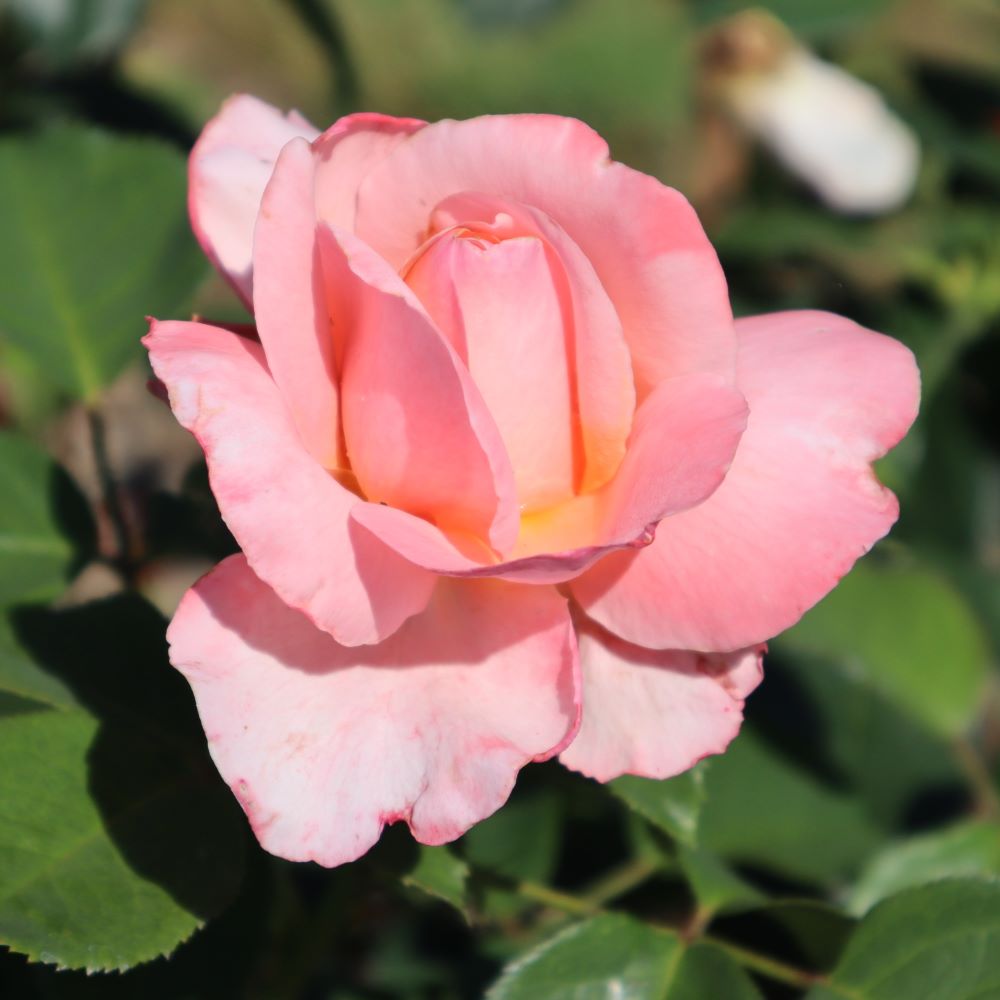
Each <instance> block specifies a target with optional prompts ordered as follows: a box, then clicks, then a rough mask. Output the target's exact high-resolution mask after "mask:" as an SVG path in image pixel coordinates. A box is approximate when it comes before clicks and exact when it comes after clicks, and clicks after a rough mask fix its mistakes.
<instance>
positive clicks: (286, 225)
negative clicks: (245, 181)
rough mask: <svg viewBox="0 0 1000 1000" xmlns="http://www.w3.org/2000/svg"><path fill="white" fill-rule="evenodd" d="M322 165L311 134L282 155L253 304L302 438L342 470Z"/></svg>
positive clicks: (260, 232) (263, 208) (260, 239)
mask: <svg viewBox="0 0 1000 1000" xmlns="http://www.w3.org/2000/svg"><path fill="white" fill-rule="evenodd" d="M315 173H316V170H315V162H314V160H313V155H312V150H311V149H310V148H309V143H307V142H306V141H305V139H292V141H291V142H289V143H288V144H287V145H286V146H285V148H284V149H282V151H281V153H280V154H279V156H278V162H277V163H276V164H275V167H274V172H273V173H272V174H271V179H270V181H268V184H267V189H266V190H265V191H264V197H263V199H262V200H261V205H260V215H259V217H258V219H257V227H256V230H255V232H254V259H253V269H254V287H253V306H254V310H253V311H254V319H256V321H257V331H258V333H259V335H260V341H261V343H262V344H263V345H264V353H265V354H266V355H267V364H268V368H269V369H270V371H271V375H272V377H273V378H274V381H275V382H276V383H277V386H278V388H279V389H280V390H281V395H282V398H283V399H284V400H285V406H286V407H288V410H289V412H290V413H291V414H292V418H293V419H294V421H295V426H296V427H297V428H298V431H299V435H300V436H301V438H302V441H303V443H304V444H305V446H306V448H308V450H309V452H310V453H311V454H312V456H313V458H315V459H316V461H317V462H319V463H320V464H321V465H324V466H326V468H328V469H343V468H345V467H346V458H345V456H344V455H343V448H342V446H341V443H340V407H339V398H338V397H339V390H338V388H337V362H336V357H335V354H334V339H333V331H332V330H331V324H330V314H329V311H328V310H327V305H326V292H325V288H324V281H323V263H322V260H321V259H320V252H319V245H318V244H317V241H316V201H315V195H314V188H315Z"/></svg>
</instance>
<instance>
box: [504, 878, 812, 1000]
mask: <svg viewBox="0 0 1000 1000" xmlns="http://www.w3.org/2000/svg"><path fill="white" fill-rule="evenodd" d="M655 870H656V869H655V866H652V865H651V864H650V862H648V861H645V860H642V859H639V860H636V861H633V862H630V863H628V864H626V865H623V866H622V867H621V868H620V869H618V870H616V871H614V872H612V873H611V874H610V875H608V876H606V877H605V878H604V879H601V880H600V881H599V882H598V883H597V884H595V886H594V887H593V888H592V889H591V890H590V891H589V892H588V893H587V894H586V895H585V896H577V895H573V894H572V893H568V892H562V891H561V890H558V889H552V888H550V887H548V886H544V885H539V884H538V883H535V882H518V883H517V884H516V885H515V886H514V887H513V888H514V891H515V892H517V893H518V894H519V895H521V896H523V897H525V898H526V899H530V900H533V901H534V902H536V903H541V904H542V905H543V906H548V907H551V908H552V909H556V910H561V911H562V912H563V913H568V914H571V915H572V916H575V917H593V916H597V915H598V914H600V913H605V912H607V911H606V910H605V909H604V907H603V906H602V905H601V903H602V902H604V901H607V900H610V899H613V898H614V897H616V896H619V895H622V894H623V893H625V892H627V891H628V890H629V889H631V888H634V886H636V885H639V884H640V883H641V882H643V881H645V879H646V878H648V877H649V876H650V875H652V874H653V872H654V871H655ZM695 940H698V941H703V942H704V943H706V944H710V945H712V946H714V947H716V948H718V949H719V950H720V951H724V952H725V953H726V954H727V955H729V957H730V958H732V959H734V960H735V961H736V962H737V963H738V964H740V965H741V966H743V967H744V968H745V969H749V970H750V971H751V972H756V973H758V974H759V975H761V976H766V977H767V978H768V979H773V980H776V981H777V982H781V983H787V984H788V985H789V986H795V987H798V988H799V989H808V988H810V987H812V986H816V985H818V984H819V983H823V982H825V979H826V977H825V976H823V975H821V974H819V973H816V972H809V971H808V970H806V969H799V968H797V967H795V966H794V965H788V964H787V963H786V962H781V961H779V960H778V959H775V958H770V957H768V956H767V955H761V954H759V953H758V952H756V951H752V950H750V949H749V948H744V947H742V946H741V945H737V944H732V943H730V942H729V941H725V940H723V939H721V938H717V937H713V936H711V935H708V934H706V935H701V936H698V937H696V938H695ZM688 943H693V942H692V941H691V940H690V939H688Z"/></svg>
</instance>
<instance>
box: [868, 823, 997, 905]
mask: <svg viewBox="0 0 1000 1000" xmlns="http://www.w3.org/2000/svg"><path fill="white" fill-rule="evenodd" d="M968 875H1000V827H998V826H997V824H996V823H987V822H966V823H959V824H957V825H956V826H952V827H950V828H949V829H947V830H935V831H934V832H933V833H924V834H920V835H919V836H916V837H910V838H909V839H908V840H903V841H899V842H898V843H895V844H889V845H888V846H887V847H885V848H884V849H883V850H882V851H880V852H879V853H878V854H876V855H875V857H873V858H872V859H871V861H870V862H869V863H868V865H867V866H866V867H865V870H864V871H863V872H862V874H861V876H860V877H859V878H858V880H857V882H856V883H855V885H854V887H853V889H852V890H851V895H850V898H849V901H848V908H849V909H850V911H851V912H852V913H855V914H858V915H859V916H860V915H861V914H863V913H865V912H866V911H867V910H870V909H871V908H872V906H874V905H875V904H876V903H878V902H880V901H881V900H883V899H885V898H886V897H887V896H891V895H893V894H894V893H897V892H899V891H900V890H902V889H909V888H910V887H912V886H917V885H921V884H923V883H925V882H931V881H934V880H936V879H943V878H954V877H958V876H968Z"/></svg>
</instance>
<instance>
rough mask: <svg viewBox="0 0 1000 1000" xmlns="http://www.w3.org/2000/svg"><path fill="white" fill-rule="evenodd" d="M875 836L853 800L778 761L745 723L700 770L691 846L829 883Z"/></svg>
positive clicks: (867, 849) (865, 852) (849, 866)
mask: <svg viewBox="0 0 1000 1000" xmlns="http://www.w3.org/2000/svg"><path fill="white" fill-rule="evenodd" d="M878 840H879V835H878V832H877V830H876V828H875V827H874V825H873V824H872V823H871V821H870V820H869V819H868V818H867V816H866V815H865V814H864V812H863V811H862V809H861V808H860V806H859V804H858V803H857V802H855V801H853V800H852V799H850V798H849V797H847V796H845V795H842V794H840V793H839V792H836V791H834V790H832V789H830V788H827V787H825V786H824V785H822V784H821V783H820V782H818V781H817V780H816V779H815V777H813V776H812V775H811V774H809V773H808V772H807V771H804V770H802V769H800V768H798V767H796V766H795V765H793V764H791V763H790V762H788V761H786V760H784V759H783V758H782V757H781V756H780V755H779V754H778V753H776V752H775V751H774V750H772V749H771V748H770V747H769V746H768V745H767V744H766V743H764V742H763V741H762V740H761V738H760V737H759V736H757V735H756V734H755V733H754V732H753V731H752V730H751V729H749V728H746V729H744V731H743V733H742V734H741V735H740V736H738V737H737V738H736V740H734V741H733V743H732V744H731V745H730V747H729V750H728V751H727V752H726V753H725V754H723V755H722V756H720V757H717V758H715V759H714V760H713V761H712V767H711V768H710V769H709V771H708V772H707V774H706V778H705V805H704V806H703V808H702V813H701V824H700V827H699V846H701V847H704V848H706V849H708V850H710V851H715V852H716V853H718V854H721V855H722V856H724V857H726V858H729V859H731V860H733V861H737V862H743V863H749V864H754V865H760V866H762V867H765V868H768V869H770V870H772V871H774V872H779V873H781V874H784V875H787V876H790V877H792V878H798V879H804V880H806V881H809V882H818V883H829V882H832V881H836V880H837V879H839V878H841V877H843V876H844V875H845V874H846V873H848V872H850V871H851V870H853V869H854V868H855V867H856V866H857V865H858V864H859V863H860V862H861V860H862V859H863V858H864V857H866V856H867V855H868V854H869V853H870V851H871V849H872V848H873V847H874V845H875V844H876V843H877V842H878Z"/></svg>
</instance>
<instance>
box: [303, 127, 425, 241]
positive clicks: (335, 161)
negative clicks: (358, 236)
mask: <svg viewBox="0 0 1000 1000" xmlns="http://www.w3.org/2000/svg"><path fill="white" fill-rule="evenodd" d="M425 124H426V123H425V122H422V121H420V120H419V119H417V118H393V117H391V116H390V115H379V114H372V113H370V112H363V113H361V114H354V115H346V116H345V117H343V118H341V119H339V120H338V121H336V122H334V123H333V125H331V126H330V127H329V128H328V129H327V130H326V131H325V132H324V133H323V134H322V135H321V136H319V137H318V138H317V139H316V140H315V141H314V142H313V153H314V155H315V157H316V211H317V214H318V215H319V218H320V219H321V220H322V221H323V222H328V223H329V224H330V225H331V226H337V227H338V228H339V229H346V230H347V231H348V232H354V214H355V203H356V201H357V197H358V186H359V185H360V184H361V182H362V181H363V180H364V179H365V177H366V176H367V174H368V173H369V172H370V171H371V170H372V169H373V168H374V167H375V165H376V164H377V163H378V162H379V160H381V159H382V158H383V157H384V156H386V155H387V154H388V153H389V152H390V151H391V150H392V149H393V148H394V147H395V146H396V145H397V144H398V143H399V142H401V141H402V140H403V139H405V138H406V137H407V136H408V135H410V134H412V133H413V132H416V131H417V130H418V129H421V128H423V127H424V125H425Z"/></svg>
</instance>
